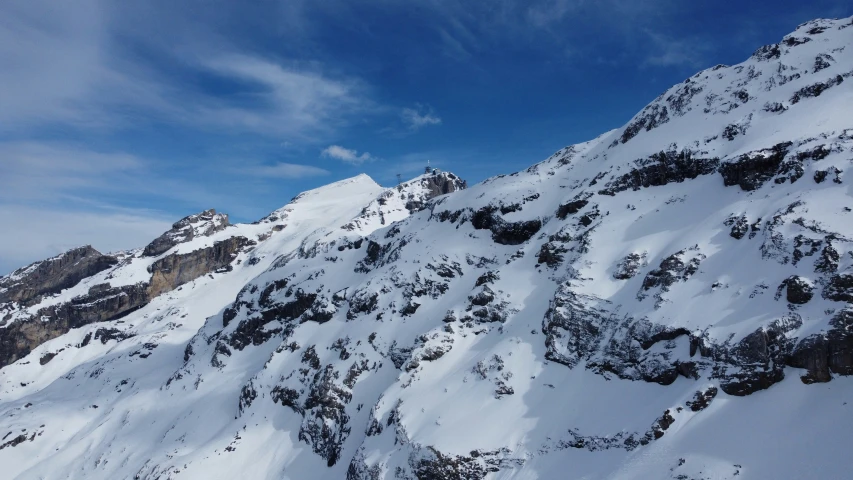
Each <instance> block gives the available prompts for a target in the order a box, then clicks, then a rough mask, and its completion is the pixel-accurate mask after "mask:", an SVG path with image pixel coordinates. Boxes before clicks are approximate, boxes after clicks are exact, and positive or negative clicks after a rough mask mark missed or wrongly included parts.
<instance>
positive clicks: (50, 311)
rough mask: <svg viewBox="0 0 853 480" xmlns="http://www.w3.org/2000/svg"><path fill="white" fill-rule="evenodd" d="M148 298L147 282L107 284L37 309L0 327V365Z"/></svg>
mask: <svg viewBox="0 0 853 480" xmlns="http://www.w3.org/2000/svg"><path fill="white" fill-rule="evenodd" d="M148 301H149V296H148V293H147V284H144V283H141V284H136V285H127V286H122V287H118V288H110V289H107V290H103V291H100V292H96V293H93V294H91V295H84V296H81V297H77V298H74V299H72V300H71V301H70V302H67V303H62V304H59V305H57V306H51V307H46V308H43V309H41V310H39V311H38V312H37V313H36V314H35V315H33V316H32V317H31V318H30V319H28V320H18V321H15V322H12V323H11V324H10V325H8V326H7V327H6V328H3V329H0V367H4V366H6V365H8V364H10V363H12V362H15V361H16V360H18V359H20V358H23V357H24V356H26V355H27V354H29V353H30V352H31V351H32V350H33V349H34V348H36V347H37V346H39V345H41V344H42V343H44V342H46V341H48V340H52V339H54V338H56V337H58V336H60V335H62V334H64V333H66V332H68V331H69V330H70V329H72V328H79V327H82V326H84V325H88V324H90V323H95V322H103V321H106V320H112V319H115V318H119V317H121V316H123V315H126V314H127V313H129V312H131V311H133V310H134V309H136V308H139V307H141V306H142V305H145V304H146V303H148Z"/></svg>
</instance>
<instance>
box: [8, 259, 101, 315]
mask: <svg viewBox="0 0 853 480" xmlns="http://www.w3.org/2000/svg"><path fill="white" fill-rule="evenodd" d="M117 263H118V259H117V258H115V257H113V256H110V255H102V254H101V253H100V252H98V251H97V250H95V249H94V248H92V247H91V246H90V245H87V246H85V247H80V248H74V249H71V250H68V251H67V252H65V253H62V254H61V255H58V256H56V257H53V258H51V259H48V260H44V261H41V262H36V263H33V264H31V265H29V266H27V267H24V268H20V269H18V270H15V271H14V272H12V273H11V274H9V275H7V276H5V277H2V278H0V303H6V302H17V303H20V304H22V305H25V306H29V305H35V304H37V303H39V302H40V301H41V299H42V296H44V295H51V294H54V293H59V292H61V291H62V290H63V289H66V288H71V287H73V286H74V285H77V284H78V283H79V282H80V280H83V279H84V278H87V277H90V276H92V275H94V274H96V273H99V272H102V271H104V270H106V269H108V268H110V267H112V266H114V265H115V264H117Z"/></svg>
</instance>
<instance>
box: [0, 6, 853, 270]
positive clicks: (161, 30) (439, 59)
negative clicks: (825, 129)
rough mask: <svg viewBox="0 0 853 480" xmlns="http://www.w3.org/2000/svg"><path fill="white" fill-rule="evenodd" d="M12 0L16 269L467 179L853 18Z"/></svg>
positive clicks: (8, 108)
mask: <svg viewBox="0 0 853 480" xmlns="http://www.w3.org/2000/svg"><path fill="white" fill-rule="evenodd" d="M732 5H733V4H732V3H731V2H722V1H705V0H696V1H693V2H683V1H675V0H672V1H670V0H666V1H648V2H637V1H633V0H632V1H627V0H598V1H588V0H527V1H522V0H517V1H516V0H491V1H489V0H479V1H474V0H471V1H462V0H446V1H442V0H409V1H402V0H401V1H391V0H364V1H344V0H313V1H302V0H292V1H282V2H275V1H269V0H267V1H255V2H236V1H214V0H205V1H196V0H184V1H180V2H175V1H159V0H155V1H147V2H125V1H100V0H76V1H74V2H55V1H40V0H25V1H20V0H9V1H5V2H2V4H0V65H2V68H0V225H3V233H2V234H0V273H4V272H7V271H9V270H11V269H13V268H15V267H18V266H21V265H23V264H25V263H28V262H30V261H34V260H37V259H40V258H43V257H45V256H48V255H52V254H55V253H57V252H59V251H61V250H63V249H65V248H69V247H72V246H76V245H81V244H86V243H91V244H93V245H94V246H95V247H96V248H99V249H101V250H103V251H109V250H115V249H119V248H131V247H138V246H142V245H144V244H145V243H146V242H147V241H148V240H150V239H151V238H153V237H154V236H156V235H157V234H159V232H161V231H162V230H164V229H165V228H167V227H168V225H169V224H170V223H171V222H173V221H175V220H177V219H178V218H180V217H182V216H184V215H187V214H190V213H194V212H197V211H200V210H203V209H206V208H211V207H213V208H216V209H218V210H220V211H224V212H227V213H229V214H231V217H232V221H252V220H255V219H257V218H260V217H261V216H263V215H265V214H266V213H268V212H269V211H271V210H273V209H275V208H278V207H280V206H282V205H283V204H285V203H287V201H288V200H289V199H290V198H291V197H293V196H294V195H295V194H297V193H299V192H300V191H302V190H305V189H308V188H313V187H316V186H319V185H323V184H325V183H329V182H332V181H335V180H339V179H341V178H346V177H349V176H353V175H356V174H358V173H361V172H366V173H368V174H369V175H370V176H372V177H373V178H374V179H375V180H376V181H378V182H379V183H381V184H384V185H392V184H393V183H395V180H394V179H395V176H396V174H397V173H400V174H402V175H403V176H404V177H411V176H414V175H416V174H418V173H419V171H421V170H422V168H423V164H424V163H425V161H426V160H427V159H430V160H431V161H432V164H433V165H435V166H438V167H441V168H443V169H447V170H452V171H454V172H456V173H457V174H459V175H461V176H462V177H463V178H466V179H468V180H469V182H470V183H473V182H478V181H481V180H483V179H484V178H487V177H489V176H492V175H496V174H500V173H508V172H513V171H516V170H519V169H522V168H525V167H526V166H528V165H530V164H532V163H535V162H537V161H539V160H542V159H544V158H546V157H547V156H549V155H550V154H551V153H553V152H554V151H556V150H557V149H559V148H561V147H563V146H565V145H569V144H572V143H577V142H582V141H585V140H588V139H591V138H593V137H595V136H597V135H598V134H600V133H602V132H604V131H607V130H610V129H612V128H616V127H619V126H621V125H622V124H624V123H625V122H626V121H627V120H629V119H630V118H631V117H632V116H633V115H634V114H635V113H636V112H637V111H638V110H640V109H641V108H642V107H643V106H644V105H645V104H646V103H648V102H649V101H651V100H652V99H654V98H655V97H656V96H657V95H658V94H660V93H661V92H662V91H663V90H665V89H666V88H668V87H669V86H671V85H672V84H674V83H677V82H680V81H682V80H683V79H684V78H686V77H688V76H690V75H691V74H693V73H694V72H696V71H698V70H700V69H702V68H706V67H709V66H712V65H715V64H718V63H726V64H731V63H737V62H740V61H742V60H744V59H745V58H746V57H747V56H749V54H750V53H751V52H752V51H754V50H755V49H756V48H757V47H758V46H760V45H764V44H767V43H774V42H777V41H779V40H780V39H781V37H782V36H784V35H785V34H787V33H789V32H790V31H792V30H793V29H794V28H795V27H796V25H798V24H799V23H802V22H804V21H806V20H810V19H812V18H817V17H841V16H848V15H851V14H853V6H851V5H850V3H849V0H848V1H836V0H813V1H810V2H802V1H793V0H776V1H749V0H747V1H743V2H739V3H738V4H737V7H733V6H732Z"/></svg>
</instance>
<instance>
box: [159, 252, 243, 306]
mask: <svg viewBox="0 0 853 480" xmlns="http://www.w3.org/2000/svg"><path fill="white" fill-rule="evenodd" d="M246 245H249V239H247V238H246V237H231V238H229V239H226V240H222V241H219V242H215V243H214V244H213V246H212V247H208V248H202V249H199V250H195V251H193V252H190V253H184V254H180V255H178V254H172V255H169V256H167V257H164V258H161V259H159V260H157V261H156V262H154V263H153V264H152V265H151V266H150V267H148V271H149V272H150V273H151V281H150V286H149V287H148V291H149V296H150V297H151V298H154V297H156V296H157V295H160V294H161V293H164V292H168V291H170V290H174V289H175V288H177V287H179V286H181V285H183V284H185V283H187V282H190V281H192V280H195V279H196V278H198V277H200V276H202V275H206V274H207V273H210V272H213V271H216V270H218V269H221V268H227V266H228V265H229V264H230V263H231V262H232V261H233V260H234V257H236V256H237V252H239V251H240V249H241V248H243V247H245V246H246Z"/></svg>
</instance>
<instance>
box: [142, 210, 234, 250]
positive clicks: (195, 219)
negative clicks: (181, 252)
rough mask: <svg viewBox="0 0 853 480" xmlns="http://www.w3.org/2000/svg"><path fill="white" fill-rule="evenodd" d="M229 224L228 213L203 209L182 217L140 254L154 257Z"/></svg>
mask: <svg viewBox="0 0 853 480" xmlns="http://www.w3.org/2000/svg"><path fill="white" fill-rule="evenodd" d="M228 225H230V224H229V223H228V215H227V214H224V213H216V210H214V209H210V210H205V211H203V212H201V213H197V214H195V215H189V216H187V217H184V218H182V219H180V220H178V221H177V222H175V223H174V224H172V228H171V229H170V230H169V231H167V232H165V233H163V235H160V236H159V237H157V238H156V239H154V241H153V242H151V243H149V244H148V245H147V246H146V247H145V250H143V251H142V255H143V256H146V257H156V256H158V255H162V254H163V253H166V252H167V251H168V250H169V249H170V248H172V247H174V246H175V245H177V244H179V243H184V242H189V241H190V240H192V239H193V238H195V237H206V236H209V235H212V234H214V233H216V232H218V231H220V230H224V229H225V228H226V227H228Z"/></svg>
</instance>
